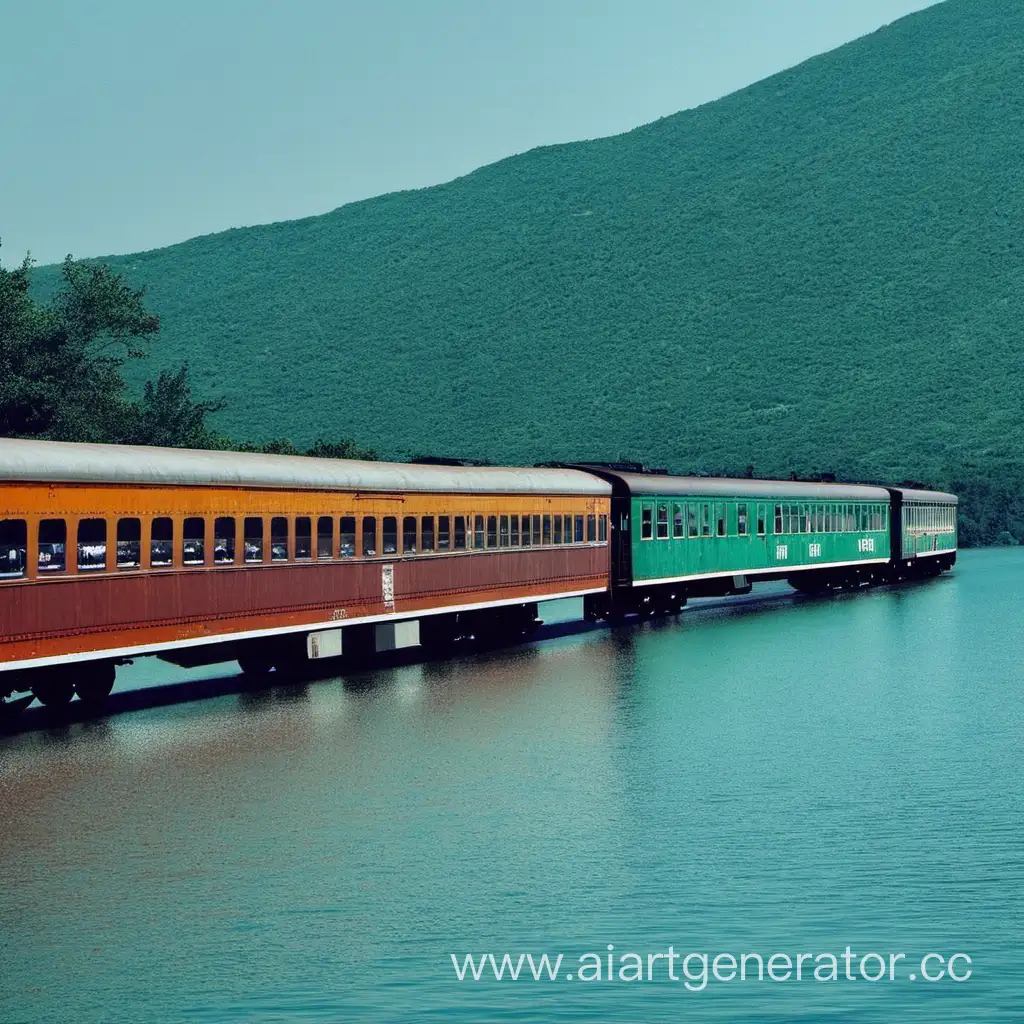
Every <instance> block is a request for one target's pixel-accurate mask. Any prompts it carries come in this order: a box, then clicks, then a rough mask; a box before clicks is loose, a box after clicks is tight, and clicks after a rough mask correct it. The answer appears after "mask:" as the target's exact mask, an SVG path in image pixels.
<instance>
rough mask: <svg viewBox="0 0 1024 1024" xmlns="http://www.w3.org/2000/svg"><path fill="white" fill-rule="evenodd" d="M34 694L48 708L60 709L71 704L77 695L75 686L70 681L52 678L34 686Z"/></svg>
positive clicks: (57, 677)
mask: <svg viewBox="0 0 1024 1024" xmlns="http://www.w3.org/2000/svg"><path fill="white" fill-rule="evenodd" d="M32 693H33V694H34V695H35V698H36V700H38V701H39V703H40V704H45V705H46V706H47V707H48V708H60V707H64V706H65V705H66V704H69V703H70V702H71V698H72V697H74V695H75V684H74V683H73V682H72V681H71V680H70V679H66V678H63V677H60V676H50V677H49V678H47V679H40V680H39V681H38V682H37V683H35V684H33V686H32Z"/></svg>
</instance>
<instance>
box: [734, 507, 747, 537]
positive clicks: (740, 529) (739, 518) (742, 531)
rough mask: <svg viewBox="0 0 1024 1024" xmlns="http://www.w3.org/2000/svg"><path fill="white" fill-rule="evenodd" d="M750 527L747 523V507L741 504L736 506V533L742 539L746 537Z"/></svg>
mask: <svg viewBox="0 0 1024 1024" xmlns="http://www.w3.org/2000/svg"><path fill="white" fill-rule="evenodd" d="M748 530H749V526H748V523H747V506H746V505H744V504H739V505H737V506H736V532H737V533H738V534H739V535H740V536H741V537H746V535H747V532H748Z"/></svg>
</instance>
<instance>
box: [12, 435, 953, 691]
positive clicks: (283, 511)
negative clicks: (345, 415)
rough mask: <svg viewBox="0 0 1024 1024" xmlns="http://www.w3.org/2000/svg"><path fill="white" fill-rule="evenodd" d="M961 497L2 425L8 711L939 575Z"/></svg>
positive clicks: (949, 556) (615, 467) (625, 467)
mask: <svg viewBox="0 0 1024 1024" xmlns="http://www.w3.org/2000/svg"><path fill="white" fill-rule="evenodd" d="M956 553H957V498H956V496H955V495H953V494H947V493H945V492H941V491H929V490H921V489H913V488H905V487H889V486H869V485H864V484H845V483H832V482H829V483H808V482H801V481H783V480H759V479H728V478H716V477H703V476H693V477H689V476H672V475H669V474H667V473H665V472H661V471H645V470H644V467H643V466H641V465H635V464H610V463H584V462H581V463H557V464H546V465H541V466H534V467H498V466H480V465H464V464H457V463H454V462H453V464H446V463H445V460H433V461H430V460H425V461H423V462H418V463H415V462H414V463H387V462H362V461H355V460H341V459H317V458H307V457H300V456H287V455H264V454H256V453H245V452H224V451H192V450H182V449H170V448H155V447H154V448H150V447H138V446H122V445H100V444H77V443H67V442H56V441H38V440H16V439H4V440H0V701H2V702H3V704H2V705H0V709H2V708H6V709H8V710H10V709H11V708H19V709H20V708H22V707H25V706H27V704H29V703H31V701H32V700H33V699H36V700H38V701H39V702H40V703H42V704H44V705H47V706H50V707H55V706H61V705H66V704H67V703H69V702H70V701H71V700H72V699H74V697H75V696H76V695H77V697H78V699H79V700H80V701H83V702H87V703H89V704H92V705H101V704H102V702H103V701H105V700H106V698H107V697H108V696H109V694H110V693H111V690H112V689H113V686H114V682H115V678H116V671H117V668H118V666H120V665H123V664H126V663H129V662H131V661H132V660H133V659H135V658H138V657H143V656H155V657H158V658H160V659H163V660H165V661H169V662H171V663H173V664H176V665H179V666H183V667H194V666H199V665H206V664H216V663H219V662H228V661H237V662H238V663H239V665H240V666H241V669H242V671H243V672H244V673H246V674H247V675H249V676H252V677H254V678H259V677H262V676H266V675H267V674H268V673H270V672H272V671H275V670H277V671H283V670H286V669H288V668H290V667H294V666H298V665H308V663H310V662H313V661H318V660H321V659H324V660H326V659H335V658H353V657H363V656H366V655H371V654H373V653H374V652H379V651H383V650H392V649H398V648H404V647H411V646H416V645H420V646H422V647H425V648H428V649H434V650H443V649H446V648H448V647H450V646H451V645H453V644H457V643H459V642H463V641H467V640H475V641H483V642H494V641H505V640H514V639H515V638H517V637H522V636H527V635H529V634H531V633H532V632H533V631H534V630H535V629H536V628H537V625H538V621H539V620H538V604H539V603H541V602H544V601H549V600H555V599H558V598H568V597H578V598H582V599H583V609H584V615H585V617H586V618H587V619H590V620H592V621H601V620H604V621H608V622H617V621H620V620H622V619H623V618H625V617H626V616H640V617H648V616H652V615H672V614H677V613H678V612H680V611H681V610H682V608H683V606H684V605H685V604H686V602H687V600H688V599H689V598H690V597H698V596H718V595H729V594H742V593H747V592H749V591H750V589H751V587H752V585H753V584H754V583H755V582H761V581H768V580H787V581H788V582H789V584H790V585H791V586H792V587H794V588H795V589H797V590H799V591H803V592H807V593H825V592H828V591H830V590H839V589H853V588H859V587H864V586H870V585H872V584H879V583H893V582H897V581H900V580H905V579H909V578H914V577H926V576H936V575H938V574H939V573H941V572H944V571H946V570H948V569H950V568H951V567H952V566H953V565H954V564H955V561H956Z"/></svg>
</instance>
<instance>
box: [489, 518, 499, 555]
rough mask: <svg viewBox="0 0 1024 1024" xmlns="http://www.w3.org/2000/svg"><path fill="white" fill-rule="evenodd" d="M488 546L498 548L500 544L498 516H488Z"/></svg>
mask: <svg viewBox="0 0 1024 1024" xmlns="http://www.w3.org/2000/svg"><path fill="white" fill-rule="evenodd" d="M487 546H488V547H489V548H496V547H497V546H498V517H497V516H488V517H487Z"/></svg>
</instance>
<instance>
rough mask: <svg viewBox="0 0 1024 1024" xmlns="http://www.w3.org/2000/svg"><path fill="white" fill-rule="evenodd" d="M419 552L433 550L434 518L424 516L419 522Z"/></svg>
mask: <svg viewBox="0 0 1024 1024" xmlns="http://www.w3.org/2000/svg"><path fill="white" fill-rule="evenodd" d="M420 550H421V551H433V550H434V517H433V516H424V517H423V518H422V519H421V520H420Z"/></svg>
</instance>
